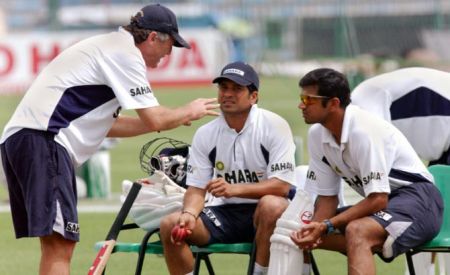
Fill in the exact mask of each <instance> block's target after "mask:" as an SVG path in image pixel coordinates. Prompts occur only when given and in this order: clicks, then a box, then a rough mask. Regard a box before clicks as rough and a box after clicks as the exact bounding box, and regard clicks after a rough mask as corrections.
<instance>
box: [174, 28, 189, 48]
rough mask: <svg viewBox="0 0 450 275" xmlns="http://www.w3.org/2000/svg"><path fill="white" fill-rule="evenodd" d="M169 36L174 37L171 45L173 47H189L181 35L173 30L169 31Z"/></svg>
mask: <svg viewBox="0 0 450 275" xmlns="http://www.w3.org/2000/svg"><path fill="white" fill-rule="evenodd" d="M171 36H172V37H173V39H175V42H174V43H173V45H174V46H175V47H179V48H186V49H190V48H191V46H190V45H189V43H188V42H186V40H184V39H183V37H181V36H180V35H179V34H178V33H176V32H173V33H171Z"/></svg>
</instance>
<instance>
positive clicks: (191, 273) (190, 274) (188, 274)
mask: <svg viewBox="0 0 450 275" xmlns="http://www.w3.org/2000/svg"><path fill="white" fill-rule="evenodd" d="M186 275H194V271H191V272H189V273H186Z"/></svg>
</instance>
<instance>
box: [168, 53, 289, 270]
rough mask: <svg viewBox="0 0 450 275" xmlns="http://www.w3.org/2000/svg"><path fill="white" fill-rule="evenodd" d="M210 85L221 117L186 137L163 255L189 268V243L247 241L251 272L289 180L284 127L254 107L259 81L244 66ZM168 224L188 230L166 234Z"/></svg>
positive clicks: (172, 264)
mask: <svg viewBox="0 0 450 275" xmlns="http://www.w3.org/2000/svg"><path fill="white" fill-rule="evenodd" d="M213 83H217V84H218V89H219V92H218V101H219V103H220V109H221V111H222V115H221V116H220V117H219V118H216V119H215V120H213V121H211V122H209V123H207V124H206V125H204V126H202V127H201V128H199V129H198V130H197V132H196V134H195V136H194V139H193V142H192V147H191V149H190V152H189V154H190V155H189V162H188V168H187V180H186V183H187V185H188V186H189V187H188V189H187V192H186V194H185V196H184V202H183V210H182V211H181V212H176V213H173V214H171V215H169V216H166V217H165V218H163V220H162V221H161V227H160V228H161V230H160V232H161V240H162V242H163V247H164V257H165V259H166V263H167V266H168V269H169V272H170V274H177V275H181V274H182V275H184V274H191V272H192V271H193V265H194V259H193V255H192V253H191V251H190V249H189V244H195V245H199V246H202V245H207V244H211V243H235V242H252V241H253V240H254V239H255V242H256V247H257V250H256V264H255V273H254V274H264V273H265V271H266V270H267V266H268V263H269V249H270V236H271V235H272V232H273V230H274V228H275V223H276V221H277V219H278V218H279V217H280V216H281V214H282V213H283V211H284V210H285V209H286V207H287V206H288V200H287V197H288V195H289V193H290V192H289V191H290V188H291V187H292V186H293V185H294V181H295V175H294V167H295V163H294V154H295V145H294V142H293V138H292V132H291V130H290V128H289V125H288V124H287V122H286V121H285V120H284V119H283V118H281V117H280V116H278V115H276V114H274V113H272V112H269V111H267V110H263V109H260V108H258V106H257V104H256V103H257V101H258V91H259V79H258V75H257V74H256V72H255V71H254V69H253V68H252V67H251V66H250V65H248V64H245V63H242V62H234V63H231V64H228V65H227V66H225V67H224V68H223V69H222V73H221V75H220V76H219V77H217V78H216V79H214V80H213ZM207 193H209V194H211V199H210V200H209V201H208V205H207V207H205V203H204V202H205V196H206V194H207ZM176 225H179V226H180V227H182V228H185V229H187V230H189V231H190V232H191V234H190V235H189V236H188V237H187V238H186V239H185V241H180V242H177V241H174V240H171V230H172V228H174V226H176Z"/></svg>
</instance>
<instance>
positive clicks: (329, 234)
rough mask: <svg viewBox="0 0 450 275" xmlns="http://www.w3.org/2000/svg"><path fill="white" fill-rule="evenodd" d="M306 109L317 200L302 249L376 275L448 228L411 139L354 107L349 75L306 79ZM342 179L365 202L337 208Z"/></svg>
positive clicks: (318, 74)
mask: <svg viewBox="0 0 450 275" xmlns="http://www.w3.org/2000/svg"><path fill="white" fill-rule="evenodd" d="M299 85H300V87H301V89H302V94H301V103H300V105H299V109H301V110H302V114H303V117H304V120H305V122H306V123H307V124H314V125H312V126H311V128H310V130H309V133H308V149H309V155H310V162H309V170H308V173H307V179H306V184H305V189H306V190H307V191H310V192H312V193H315V194H318V197H317V199H316V204H315V209H314V216H313V220H312V222H311V223H310V224H308V225H305V226H304V227H303V228H301V229H300V230H298V231H296V232H293V233H292V234H291V239H292V241H294V243H295V244H297V245H298V246H299V247H300V248H301V249H307V250H308V249H314V248H321V249H327V250H333V251H339V252H341V253H344V254H346V255H347V257H348V274H369V275H370V274H375V261H374V259H373V257H372V254H373V253H378V254H379V255H380V257H381V258H382V259H383V260H385V261H391V260H393V259H394V258H395V257H396V256H398V255H400V254H402V253H404V252H406V251H407V250H409V249H410V248H413V247H416V246H418V245H420V244H423V243H425V242H426V241H428V240H430V239H432V238H433V237H434V236H435V235H437V233H438V232H439V229H440V227H441V224H442V215H443V202H442V197H441V194H440V192H439V190H438V189H437V188H436V187H435V186H434V184H433V177H432V175H431V174H430V173H429V172H428V170H427V168H426V167H425V165H424V164H423V163H422V161H421V160H420V158H419V157H418V155H417V154H416V152H415V151H414V149H413V148H412V146H411V145H410V144H409V142H408V140H407V139H406V138H405V137H404V136H403V134H402V133H401V132H400V131H399V130H398V129H397V128H395V127H394V126H393V125H392V124H390V123H389V122H387V121H385V120H383V119H381V118H378V117H376V116H374V115H372V114H370V113H368V112H366V111H364V110H362V109H360V108H359V107H357V106H355V105H351V104H350V101H351V100H350V88H349V85H348V81H347V79H346V78H345V76H344V75H343V74H341V73H339V72H337V71H334V70H332V69H326V68H322V69H317V70H313V71H311V72H309V73H307V74H306V75H305V76H304V77H303V78H302V79H301V80H300V83H299ZM341 179H343V180H344V181H345V182H346V183H347V184H348V185H349V186H350V187H351V188H353V189H354V190H355V191H356V192H357V193H359V194H360V195H361V196H362V197H363V199H362V200H361V201H359V202H358V203H357V204H355V205H353V206H350V207H345V208H338V207H337V206H338V197H337V194H338V192H339V188H340V184H341Z"/></svg>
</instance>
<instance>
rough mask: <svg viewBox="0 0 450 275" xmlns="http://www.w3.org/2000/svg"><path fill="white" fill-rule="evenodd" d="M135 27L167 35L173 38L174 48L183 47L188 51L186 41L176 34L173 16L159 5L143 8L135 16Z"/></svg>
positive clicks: (174, 17) (176, 25) (175, 22)
mask: <svg viewBox="0 0 450 275" xmlns="http://www.w3.org/2000/svg"><path fill="white" fill-rule="evenodd" d="M136 20H137V25H138V27H140V28H143V29H148V30H152V31H158V32H162V33H167V34H169V35H170V36H172V37H173V39H174V40H175V43H174V44H173V45H174V46H175V47H185V48H188V49H190V48H191V46H190V45H189V43H188V42H186V40H184V39H183V38H182V37H181V36H180V34H179V33H178V24H177V18H176V16H175V14H174V13H173V12H172V11H171V10H170V9H168V8H167V7H164V6H162V5H160V4H152V5H147V6H145V7H143V8H142V9H141V10H140V11H139V12H138V13H137V14H136Z"/></svg>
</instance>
